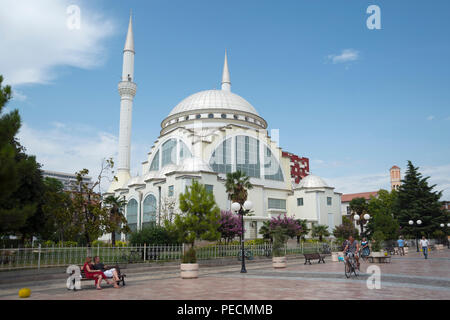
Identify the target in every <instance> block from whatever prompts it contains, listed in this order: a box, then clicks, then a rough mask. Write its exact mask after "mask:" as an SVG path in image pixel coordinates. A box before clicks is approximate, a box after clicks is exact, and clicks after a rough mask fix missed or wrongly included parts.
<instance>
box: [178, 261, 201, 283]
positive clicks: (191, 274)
mask: <svg viewBox="0 0 450 320" xmlns="http://www.w3.org/2000/svg"><path fill="white" fill-rule="evenodd" d="M180 269H181V279H195V278H198V263H182V264H181V265H180Z"/></svg>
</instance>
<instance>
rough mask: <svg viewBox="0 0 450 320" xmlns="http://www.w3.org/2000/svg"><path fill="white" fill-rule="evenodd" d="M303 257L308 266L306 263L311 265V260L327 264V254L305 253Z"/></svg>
mask: <svg viewBox="0 0 450 320" xmlns="http://www.w3.org/2000/svg"><path fill="white" fill-rule="evenodd" d="M303 255H304V256H305V264H306V263H309V264H311V259H313V260H316V259H318V260H319V262H318V263H320V262H321V261H322V262H323V263H325V260H324V259H325V257H326V254H320V253H304V254H303Z"/></svg>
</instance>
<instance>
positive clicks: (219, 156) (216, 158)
mask: <svg viewBox="0 0 450 320" xmlns="http://www.w3.org/2000/svg"><path fill="white" fill-rule="evenodd" d="M209 164H210V165H211V168H212V169H213V170H214V171H215V172H218V173H230V172H231V170H232V162H231V138H229V139H227V140H225V141H224V142H222V143H221V144H220V145H219V146H218V147H217V148H216V150H214V152H213V154H212V156H211V160H210V161H209Z"/></svg>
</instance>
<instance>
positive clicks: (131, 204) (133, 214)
mask: <svg viewBox="0 0 450 320" xmlns="http://www.w3.org/2000/svg"><path fill="white" fill-rule="evenodd" d="M126 218H127V223H128V226H129V227H130V229H131V231H133V232H135V231H137V224H138V203H137V201H136V200H134V199H131V200H129V201H128V203H127V214H126Z"/></svg>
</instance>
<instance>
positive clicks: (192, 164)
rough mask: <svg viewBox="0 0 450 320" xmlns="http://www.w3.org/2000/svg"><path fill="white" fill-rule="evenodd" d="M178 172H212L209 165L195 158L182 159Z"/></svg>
mask: <svg viewBox="0 0 450 320" xmlns="http://www.w3.org/2000/svg"><path fill="white" fill-rule="evenodd" d="M179 170H180V171H183V172H198V171H203V172H214V170H213V169H212V168H211V167H210V166H209V164H207V163H206V162H204V161H203V160H202V159H200V158H196V157H193V158H187V159H184V160H183V162H182V164H181V165H180V168H179Z"/></svg>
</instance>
